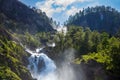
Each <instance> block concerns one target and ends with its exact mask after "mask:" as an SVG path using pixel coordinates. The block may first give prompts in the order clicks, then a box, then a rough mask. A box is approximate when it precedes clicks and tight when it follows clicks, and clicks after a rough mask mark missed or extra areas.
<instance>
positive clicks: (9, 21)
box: [0, 0, 53, 33]
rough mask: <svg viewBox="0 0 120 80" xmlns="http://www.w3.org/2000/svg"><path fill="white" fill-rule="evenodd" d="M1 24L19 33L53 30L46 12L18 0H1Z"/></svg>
mask: <svg viewBox="0 0 120 80" xmlns="http://www.w3.org/2000/svg"><path fill="white" fill-rule="evenodd" d="M39 11H40V10H39ZM0 24H3V25H5V26H6V28H7V29H9V30H10V31H14V32H18V33H23V32H25V31H28V32H30V33H36V32H39V31H52V30H53V28H52V26H51V23H50V19H49V18H48V17H47V16H46V15H45V13H44V12H39V13H38V12H37V10H33V9H31V8H29V7H27V6H26V5H24V4H22V3H21V2H19V1H18V0H0Z"/></svg>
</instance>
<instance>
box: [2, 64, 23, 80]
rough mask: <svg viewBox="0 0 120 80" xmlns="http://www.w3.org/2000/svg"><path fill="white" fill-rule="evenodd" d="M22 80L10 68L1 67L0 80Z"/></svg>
mask: <svg viewBox="0 0 120 80" xmlns="http://www.w3.org/2000/svg"><path fill="white" fill-rule="evenodd" d="M8 79H9V80H22V79H20V78H19V77H18V75H16V74H15V73H14V72H13V71H11V70H10V68H8V67H5V66H0V80H8Z"/></svg>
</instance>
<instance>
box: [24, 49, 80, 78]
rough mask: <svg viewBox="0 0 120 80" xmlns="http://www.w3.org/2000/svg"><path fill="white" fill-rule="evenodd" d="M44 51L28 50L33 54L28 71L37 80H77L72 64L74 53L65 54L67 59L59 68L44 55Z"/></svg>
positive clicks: (67, 52) (69, 51) (68, 51)
mask: <svg viewBox="0 0 120 80" xmlns="http://www.w3.org/2000/svg"><path fill="white" fill-rule="evenodd" d="M42 50H43V48H38V49H36V51H31V50H29V49H26V51H27V52H28V53H30V54H31V56H30V57H29V65H28V70H29V71H30V73H31V75H32V77H33V78H34V79H35V80H76V77H75V72H74V70H73V68H72V66H71V64H70V62H71V60H72V59H73V51H71V50H67V51H66V52H65V53H66V55H64V57H65V59H64V61H63V62H61V63H59V64H60V65H61V66H59V68H58V67H56V65H55V63H54V61H53V60H52V59H50V58H49V57H48V56H47V55H46V54H44V53H42ZM68 54H69V55H68ZM78 80H82V79H78Z"/></svg>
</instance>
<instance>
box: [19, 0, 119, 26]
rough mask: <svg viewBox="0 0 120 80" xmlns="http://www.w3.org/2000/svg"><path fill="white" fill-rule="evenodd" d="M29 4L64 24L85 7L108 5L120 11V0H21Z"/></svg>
mask: <svg viewBox="0 0 120 80" xmlns="http://www.w3.org/2000/svg"><path fill="white" fill-rule="evenodd" d="M19 1H21V2H23V3H24V4H26V5H28V6H34V7H36V8H39V9H41V10H42V11H44V12H46V14H47V16H48V17H52V18H53V19H54V20H56V21H59V22H60V23H61V24H63V22H64V21H66V20H67V19H68V17H69V16H70V15H74V14H75V13H76V12H78V11H79V10H82V9H83V8H87V7H88V6H89V7H94V6H98V5H106V6H111V7H113V8H116V9H117V10H119V11H120V0H19Z"/></svg>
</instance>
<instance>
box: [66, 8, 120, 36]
mask: <svg viewBox="0 0 120 80" xmlns="http://www.w3.org/2000/svg"><path fill="white" fill-rule="evenodd" d="M65 24H66V25H67V26H69V25H75V26H83V27H90V29H91V30H97V31H99V32H104V31H105V32H108V33H109V34H111V35H113V34H116V33H117V32H118V31H119V30H120V12H118V11H117V10H116V9H114V8H111V7H110V6H107V7H106V6H96V7H91V8H90V7H88V8H85V9H83V10H82V11H79V12H78V13H76V14H75V15H73V16H70V17H69V19H68V20H67V21H66V23H65Z"/></svg>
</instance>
